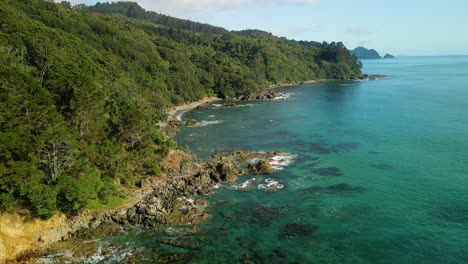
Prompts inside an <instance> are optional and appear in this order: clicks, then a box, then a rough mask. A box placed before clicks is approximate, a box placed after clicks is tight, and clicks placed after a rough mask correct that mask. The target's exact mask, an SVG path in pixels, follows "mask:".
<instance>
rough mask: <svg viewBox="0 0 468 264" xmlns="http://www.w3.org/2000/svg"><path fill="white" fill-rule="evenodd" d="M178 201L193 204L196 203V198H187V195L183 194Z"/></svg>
mask: <svg viewBox="0 0 468 264" xmlns="http://www.w3.org/2000/svg"><path fill="white" fill-rule="evenodd" d="M177 201H184V202H188V203H190V204H192V205H194V204H195V200H193V199H191V198H187V197H185V196H182V197H179V198H177Z"/></svg>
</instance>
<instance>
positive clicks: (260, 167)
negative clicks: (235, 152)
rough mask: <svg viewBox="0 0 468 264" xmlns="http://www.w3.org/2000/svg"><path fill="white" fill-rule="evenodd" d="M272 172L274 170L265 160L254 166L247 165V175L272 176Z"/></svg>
mask: <svg viewBox="0 0 468 264" xmlns="http://www.w3.org/2000/svg"><path fill="white" fill-rule="evenodd" d="M274 172H275V169H273V167H272V166H271V164H270V162H268V161H266V160H260V161H259V162H257V163H256V164H249V173H251V174H273V173H274Z"/></svg>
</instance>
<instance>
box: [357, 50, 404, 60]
mask: <svg viewBox="0 0 468 264" xmlns="http://www.w3.org/2000/svg"><path fill="white" fill-rule="evenodd" d="M351 53H352V54H354V55H356V56H357V57H358V59H360V60H379V59H382V56H380V54H379V53H378V52H377V51H376V50H375V49H367V48H364V47H357V48H355V49H354V50H351ZM393 58H395V57H394V56H393V55H391V54H388V53H387V54H385V56H384V57H383V59H393Z"/></svg>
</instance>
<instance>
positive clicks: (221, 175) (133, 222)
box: [13, 150, 280, 263]
mask: <svg viewBox="0 0 468 264" xmlns="http://www.w3.org/2000/svg"><path fill="white" fill-rule="evenodd" d="M278 154H280V153H279V152H266V153H264V152H261V153H259V152H252V151H235V152H232V153H227V154H223V155H214V156H213V157H212V158H211V159H210V160H209V161H208V162H206V163H204V164H200V163H198V162H197V161H196V159H195V157H194V156H193V155H190V154H187V153H185V152H183V151H180V150H173V151H171V152H170V153H169V155H168V156H167V157H166V159H165V160H164V161H163V162H162V163H161V167H162V170H163V177H161V178H160V179H155V180H147V181H144V182H143V187H144V188H143V189H142V190H139V191H137V192H136V193H137V195H136V196H135V199H133V200H134V202H133V203H130V204H128V205H127V206H123V207H121V208H119V209H117V210H112V211H107V212H99V213H84V214H82V215H81V216H79V217H75V218H73V219H71V220H68V222H67V223H65V224H62V225H61V226H60V227H56V228H52V229H50V230H47V231H44V232H41V233H37V235H36V236H37V237H36V240H37V243H38V245H37V246H36V247H35V250H30V251H27V252H23V254H22V255H20V256H19V257H17V261H19V262H21V263H23V262H29V261H30V260H31V259H35V258H37V257H39V256H44V255H46V254H53V253H57V252H61V249H62V248H63V247H68V249H70V247H72V248H75V250H77V251H80V246H78V247H75V246H73V245H76V242H75V243H74V244H71V245H67V246H65V245H66V242H65V245H64V243H62V242H60V243H56V242H59V241H65V240H70V239H71V238H94V237H101V236H107V235H112V234H116V233H119V232H122V230H125V229H130V228H133V227H143V228H156V227H162V226H168V225H191V224H199V223H202V222H204V221H206V220H207V219H209V217H210V216H209V215H208V214H207V213H205V212H204V207H205V206H206V201H205V200H204V199H203V198H201V197H202V196H203V195H207V194H210V193H211V192H212V191H213V190H214V187H215V186H216V185H218V184H221V183H232V182H234V181H236V180H237V179H238V177H240V176H241V175H243V174H246V173H249V169H250V171H252V170H254V169H255V172H256V173H272V172H273V169H272V167H271V165H270V164H269V160H271V159H272V158H273V157H274V156H277V155H278ZM253 160H254V161H256V163H255V164H252V161H253ZM70 241H71V242H70V243H73V242H72V241H73V239H71V240H70ZM41 244H42V247H41V246H40V245H41ZM47 245H52V246H51V247H49V246H47ZM90 245H91V244H90ZM89 250H91V249H86V252H88V253H87V254H89ZM72 251H73V249H72ZM13 263H14V262H13Z"/></svg>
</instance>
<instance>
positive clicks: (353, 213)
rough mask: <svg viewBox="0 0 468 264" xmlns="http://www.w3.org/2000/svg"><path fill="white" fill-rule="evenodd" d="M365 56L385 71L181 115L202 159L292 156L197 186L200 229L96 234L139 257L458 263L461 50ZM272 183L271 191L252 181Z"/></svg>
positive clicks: (466, 190) (186, 141)
mask: <svg viewBox="0 0 468 264" xmlns="http://www.w3.org/2000/svg"><path fill="white" fill-rule="evenodd" d="M363 63H364V69H363V72H365V73H369V74H385V75H389V76H390V77H389V78H387V79H381V80H369V81H328V82H320V83H314V84H306V85H299V86H293V87H285V88H279V89H278V90H279V91H281V92H284V93H287V94H288V98H286V99H285V100H274V101H252V102H238V104H239V105H242V106H243V107H236V108H230V109H224V108H220V107H217V105H216V103H214V105H213V106H212V107H210V108H209V109H208V110H201V111H197V110H193V111H191V112H189V113H187V114H185V115H184V119H196V120H203V121H205V122H204V123H203V124H204V125H205V126H200V127H194V128H190V127H183V128H182V130H181V132H180V133H179V134H178V135H177V137H176V140H177V142H178V143H179V145H180V146H188V148H189V149H190V150H191V152H193V153H194V154H196V155H197V156H198V157H199V159H201V160H203V159H207V158H209V157H210V155H212V154H213V153H215V152H223V151H232V150H237V149H249V150H255V151H281V152H284V153H290V154H291V156H292V157H293V158H292V160H291V163H290V164H286V163H287V162H286V163H285V164H284V165H287V166H284V167H283V168H282V170H278V171H277V172H275V173H274V174H273V175H260V176H259V175H247V176H243V177H241V178H240V179H239V182H237V183H235V184H234V185H224V186H221V187H220V188H219V189H217V190H216V192H215V194H213V195H211V196H209V197H206V199H207V200H208V202H209V204H210V206H209V207H207V208H206V210H207V211H208V212H209V213H210V214H211V215H212V218H211V220H210V221H209V222H208V223H206V224H204V225H202V226H201V227H200V229H201V232H199V233H198V234H194V235H189V236H184V237H180V238H174V237H167V236H166V235H165V232H164V230H157V231H151V232H149V231H138V232H132V233H129V234H126V235H122V236H118V237H113V238H107V239H106V240H105V241H106V242H107V243H115V244H119V245H121V247H123V248H136V247H144V248H145V249H146V251H147V253H146V254H147V261H148V263H153V262H154V261H155V259H158V256H171V258H172V259H171V260H172V261H171V262H172V263H434V264H441V263H468V248H467V246H468V153H466V151H467V149H468V57H462V56H459V57H404V58H396V59H388V60H375V61H363ZM215 121H218V122H215ZM221 121H222V122H221ZM249 180H250V181H249ZM246 181H248V182H246ZM272 181H276V182H278V183H279V184H281V185H282V187H283V188H279V189H276V190H274V191H271V190H265V189H262V188H261V186H262V184H268V182H272ZM242 183H245V185H244V186H250V188H245V189H240V188H239V186H240V185H241V184H242ZM263 186H264V185H263ZM165 239H180V243H179V244H180V245H182V246H174V243H172V244H173V245H172V246H171V245H168V244H167V243H163V241H164V240H165ZM171 254H172V255H171ZM166 259H167V258H166ZM142 261H143V260H142Z"/></svg>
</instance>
